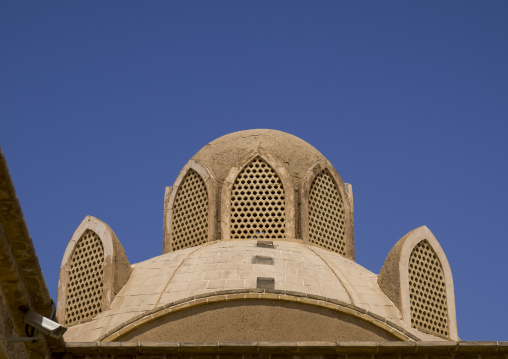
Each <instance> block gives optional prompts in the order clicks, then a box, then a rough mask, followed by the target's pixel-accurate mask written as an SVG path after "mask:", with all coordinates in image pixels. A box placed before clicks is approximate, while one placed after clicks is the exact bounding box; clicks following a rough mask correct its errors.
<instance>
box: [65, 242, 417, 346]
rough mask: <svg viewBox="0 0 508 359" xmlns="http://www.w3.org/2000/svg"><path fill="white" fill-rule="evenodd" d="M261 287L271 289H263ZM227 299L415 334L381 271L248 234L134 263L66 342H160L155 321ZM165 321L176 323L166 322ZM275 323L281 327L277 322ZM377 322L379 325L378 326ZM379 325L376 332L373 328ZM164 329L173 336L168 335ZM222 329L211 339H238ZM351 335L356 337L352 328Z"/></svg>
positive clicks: (394, 334)
mask: <svg viewBox="0 0 508 359" xmlns="http://www.w3.org/2000/svg"><path fill="white" fill-rule="evenodd" d="M260 278H261V279H260ZM263 280H264V281H265V282H264V284H263V282H262V281H263ZM260 281H261V282H262V283H261V285H260ZM260 286H261V287H264V288H262V289H260ZM220 297H222V298H221V299H219V298H220ZM220 300H224V301H226V302H232V301H238V303H242V306H243V307H245V306H246V305H247V307H248V304H247V303H246V301H247V302H249V301H250V303H253V301H254V302H258V303H262V302H263V300H264V301H266V300H268V301H272V302H274V301H283V302H285V303H287V302H293V305H294V307H293V308H292V309H293V312H294V313H293V315H297V314H298V315H303V316H305V315H307V316H309V317H310V318H311V319H312V320H317V321H318V322H323V323H324V324H323V325H324V326H325V327H326V326H327V325H330V324H329V323H327V320H329V319H330V318H325V319H323V318H322V315H318V314H315V313H314V312H315V310H314V309H315V308H320V309H323V310H324V309H325V308H326V311H329V312H330V313H327V315H326V316H327V317H331V316H333V317H337V318H340V316H341V315H344V314H345V313H347V314H349V315H351V314H353V315H357V316H363V317H362V320H363V321H366V322H367V323H370V324H371V326H372V328H370V327H369V328H367V329H366V328H364V327H362V326H361V325H358V323H354V322H352V323H347V325H350V326H351V327H352V328H353V331H356V332H362V331H364V332H365V333H363V332H362V333H363V334H362V335H365V337H363V339H364V340H367V339H369V338H370V339H372V340H407V339H408V338H415V336H414V334H410V333H408V332H405V330H404V329H403V328H402V325H403V323H402V321H401V315H400V312H399V311H398V309H397V308H396V307H395V305H394V304H393V303H392V302H391V301H390V300H389V299H388V297H387V296H386V295H385V294H384V293H383V292H382V291H381V289H380V288H379V286H378V285H377V275H375V274H374V273H372V272H370V271H368V270H367V269H365V268H363V267H362V266H360V265H358V264H356V263H355V262H354V261H352V260H350V259H347V258H344V257H343V256H341V255H339V254H336V253H333V252H330V251H327V250H325V249H322V248H319V247H316V246H311V245H305V244H302V243H296V242H291V241H273V242H268V243H267V242H266V241H261V242H260V241H255V240H245V241H217V242H214V243H209V244H205V245H201V246H198V247H194V248H187V249H183V250H179V251H175V252H171V253H167V254H164V255H162V256H159V257H155V258H152V259H150V260H147V261H145V262H142V263H138V264H136V265H134V266H133V272H132V274H131V276H130V278H129V280H128V282H127V283H126V284H125V286H124V287H123V289H122V290H121V291H120V292H119V293H118V295H117V296H116V297H115V299H114V301H113V302H112V303H111V307H110V308H109V309H108V310H106V311H104V312H102V313H100V314H99V315H97V316H96V317H95V318H94V319H93V320H92V321H90V322H88V323H83V324H80V325H76V326H73V327H71V328H69V330H68V332H67V334H66V340H67V341H78V342H85V341H99V340H100V341H110V340H113V339H114V340H149V339H151V340H153V339H154V338H153V337H151V335H154V333H151V334H150V329H152V331H153V328H154V327H159V324H158V325H154V324H153V323H154V321H157V320H158V321H161V322H164V317H165V316H167V315H168V314H170V313H171V312H172V311H173V312H176V311H178V310H181V307H182V306H183V307H184V308H187V309H186V310H189V308H191V307H200V306H203V305H207V306H209V305H210V304H211V303H213V302H215V301H220ZM260 300H261V301H260ZM233 304H234V303H233ZM207 308H210V307H207ZM258 309H259V308H258ZM231 310H233V309H231ZM265 310H266V309H265ZM282 310H283V308H281V309H279V310H278V311H279V312H280V311H282ZM261 311H263V309H262V310H261ZM309 313H310V314H309ZM331 313H332V314H331ZM261 315H262V314H261ZM221 318H222V319H221ZM224 318H228V313H227V312H226V311H225V310H224V309H223V310H222V312H221V313H220V316H219V318H215V319H214V322H216V321H218V320H224ZM337 318H334V320H338V323H339V322H340V323H341V324H340V325H341V326H344V325H346V324H344V322H343V321H341V320H340V319H337ZM380 318H382V320H380ZM188 320H189V319H188V318H179V320H177V322H178V326H184V327H185V326H186V325H188V323H187V322H186V321H188ZM228 320H229V321H231V320H233V319H232V318H228ZM150 323H152V324H150ZM230 324H231V323H230ZM251 324H252V323H250V325H251ZM164 325H168V324H167V323H166V322H164ZM176 325H177V324H173V326H176ZM215 325H218V324H217V323H216V324H215ZM257 325H260V324H259V323H258V324H257ZM260 326H261V327H260V328H258V329H259V330H254V333H250V335H251V336H255V337H254V338H251V340H268V339H269V338H267V337H265V336H263V335H264V334H263V333H265V332H266V330H267V328H262V325H260ZM269 326H272V327H273V326H278V327H280V325H277V323H270V325H269ZM374 327H376V328H377V329H376V330H374V329H373V328H374ZM236 329H237V330H238V329H239V328H236ZM261 329H262V330H261ZM279 329H280V328H279ZM299 330H301V328H300V329H299ZM372 331H374V332H375V333H374V334H372ZM161 332H164V333H170V334H165V335H162V334H160V333H161ZM205 332H206V331H205ZM367 332H368V333H370V334H366V333H367ZM133 333H134V334H133ZM157 333H159V334H158V337H159V339H160V337H161V336H162V337H164V338H163V339H164V340H165V341H175V340H178V339H179V337H178V335H177V334H175V333H174V331H172V330H162V329H159V330H158V331H157ZM200 333H203V331H197V332H196V333H195V334H196V336H197V340H203V338H201V337H199V334H200ZM390 333H391V334H390ZM186 335H187V338H188V339H189V338H192V337H193V334H191V333H187V334H186ZM221 335H223V337H214V335H213V334H210V333H208V334H207V338H208V340H210V341H214V340H225V339H229V340H238V337H237V336H236V334H235V331H233V332H231V333H225V334H224V333H222V334H221ZM272 335H273V334H272ZM292 335H295V333H292ZM337 335H338V334H337V333H336V332H333V333H325V332H320V333H319V336H320V338H322V339H323V338H326V337H329V336H335V338H337ZM343 335H345V338H346V339H347V338H348V337H347V333H344V334H343ZM355 335H358V333H356V334H355ZM217 336H220V335H219V334H217ZM224 336H225V337H224ZM420 337H421V336H420ZM121 338H123V339H121ZM240 339H242V338H240ZM272 339H273V338H272ZM282 339H283V338H282ZM299 339H302V338H299ZM349 339H351V338H349ZM357 339H358V338H357ZM273 340H275V339H273ZM314 340H318V339H317V338H316V339H314ZM323 340H324V339H323Z"/></svg>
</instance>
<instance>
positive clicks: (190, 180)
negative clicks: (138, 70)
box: [171, 169, 208, 251]
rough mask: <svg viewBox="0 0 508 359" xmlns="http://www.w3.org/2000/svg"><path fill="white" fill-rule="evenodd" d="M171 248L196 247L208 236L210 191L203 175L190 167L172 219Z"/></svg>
mask: <svg viewBox="0 0 508 359" xmlns="http://www.w3.org/2000/svg"><path fill="white" fill-rule="evenodd" d="M171 238H172V240H171V249H172V250H173V251H176V250H179V249H182V248H187V247H194V246H197V245H200V244H202V243H204V242H206V240H207V238H208V193H207V191H206V186H205V182H204V181H203V179H202V178H201V176H200V175H199V174H198V173H197V172H196V171H194V170H192V169H190V170H189V171H188V172H187V173H186V174H185V177H184V179H183V181H182V183H181V184H180V186H179V187H178V192H177V193H176V196H175V201H174V202H173V216H172V219H171Z"/></svg>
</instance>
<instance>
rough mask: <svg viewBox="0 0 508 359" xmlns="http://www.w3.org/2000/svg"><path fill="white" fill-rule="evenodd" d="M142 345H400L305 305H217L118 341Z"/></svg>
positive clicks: (151, 325)
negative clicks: (346, 343) (348, 343)
mask: <svg viewBox="0 0 508 359" xmlns="http://www.w3.org/2000/svg"><path fill="white" fill-rule="evenodd" d="M117 340H119V341H139V342H161V341H164V342H204V341H207V342H210V341H213V342H217V341H337V340H339V341H373V342H378V341H398V340H399V339H397V338H396V337H395V336H393V335H391V334H390V333H388V332H386V331H385V330H383V329H381V328H378V327H376V326H374V325H373V324H371V323H368V322H365V321H363V320H361V319H358V318H354V317H352V316H349V315H347V314H343V313H338V312H336V311H332V310H329V309H327V308H320V307H315V306H310V305H302V304H300V303H290V302H286V303H284V304H281V303H280V301H274V300H267V301H263V302H262V303H260V302H259V301H257V300H256V301H254V300H238V301H232V302H217V303H212V304H207V305H202V306H198V307H194V308H190V309H186V310H182V311H179V312H176V313H173V314H169V315H167V316H165V317H163V318H161V319H158V320H155V321H153V322H150V323H148V324H146V325H144V326H142V327H140V328H137V329H135V330H133V331H132V332H130V333H128V334H126V335H124V336H123V337H121V338H119V339H117Z"/></svg>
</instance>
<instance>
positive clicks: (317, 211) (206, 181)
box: [164, 129, 354, 259]
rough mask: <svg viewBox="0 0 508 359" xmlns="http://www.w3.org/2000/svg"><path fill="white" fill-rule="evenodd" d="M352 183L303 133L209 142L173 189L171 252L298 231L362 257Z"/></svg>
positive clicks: (167, 225)
mask: <svg viewBox="0 0 508 359" xmlns="http://www.w3.org/2000/svg"><path fill="white" fill-rule="evenodd" d="M352 201H353V198H352V188H351V185H348V184H345V183H343V181H342V179H341V177H340V176H339V174H338V173H337V171H336V170H335V169H334V168H333V166H332V164H331V163H330V162H329V161H328V160H326V158H325V157H324V156H323V155H322V154H321V153H320V152H319V151H318V150H316V149H315V148H314V147H313V146H311V145H310V144H308V143H307V142H305V141H303V140H301V139H300V138H298V137H296V136H293V135H290V134H288V133H285V132H281V131H276V130H266V129H258V130H247V131H240V132H235V133H231V134H228V135H225V136H222V137H220V138H218V139H216V140H214V141H212V142H210V143H209V144H208V145H206V146H204V147H203V148H202V149H201V150H200V151H199V152H198V153H196V155H194V156H193V157H192V158H191V159H190V160H189V161H188V162H187V164H186V165H185V166H184V168H183V169H182V170H181V172H180V174H179V175H178V177H177V178H176V180H175V182H174V184H173V186H172V187H168V188H167V191H166V196H165V217H164V219H165V222H164V253H167V252H170V251H174V250H179V249H183V248H188V247H194V246H197V245H200V244H202V243H206V242H210V241H215V240H229V239H283V238H288V239H298V240H303V241H304V242H312V243H314V244H318V245H320V246H322V247H324V248H327V249H330V250H332V251H334V252H337V253H340V254H342V255H344V256H346V257H348V258H351V259H354V234H353V231H354V228H353V205H352Z"/></svg>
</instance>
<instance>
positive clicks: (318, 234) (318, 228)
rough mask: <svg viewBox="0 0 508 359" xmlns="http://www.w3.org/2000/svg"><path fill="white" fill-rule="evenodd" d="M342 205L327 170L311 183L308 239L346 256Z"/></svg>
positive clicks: (335, 186) (336, 188)
mask: <svg viewBox="0 0 508 359" xmlns="http://www.w3.org/2000/svg"><path fill="white" fill-rule="evenodd" d="M344 222H345V216H344V205H343V203H342V197H341V195H340V192H339V189H338V187H337V184H336V183H335V181H334V179H333V177H332V175H331V174H330V172H328V170H324V171H321V173H319V174H318V175H317V176H316V178H315V179H314V181H313V182H312V185H311V188H310V194H309V239H310V241H311V242H312V243H315V244H317V245H319V246H321V247H324V248H327V249H329V250H332V251H334V252H337V253H340V254H342V255H346V241H345V234H346V226H345V224H344Z"/></svg>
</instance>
